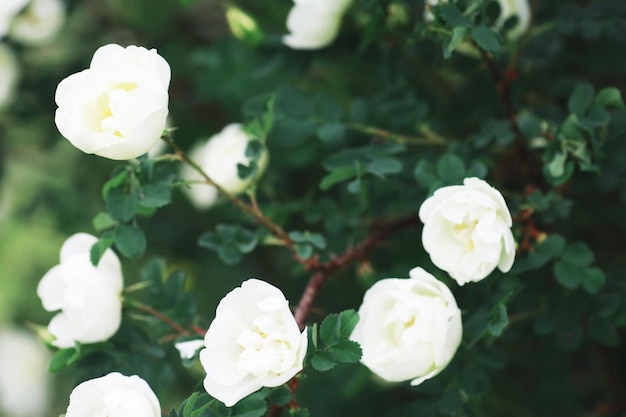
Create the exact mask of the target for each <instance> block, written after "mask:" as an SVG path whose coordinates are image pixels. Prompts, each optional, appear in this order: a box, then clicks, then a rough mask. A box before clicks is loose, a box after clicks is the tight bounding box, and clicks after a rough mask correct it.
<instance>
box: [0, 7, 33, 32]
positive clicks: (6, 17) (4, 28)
mask: <svg viewBox="0 0 626 417" xmlns="http://www.w3.org/2000/svg"><path fill="white" fill-rule="evenodd" d="M28 1H29V0H2V1H0V38H2V37H4V35H6V34H7V32H8V31H9V27H10V26H11V19H13V16H15V15H16V14H18V13H19V12H20V10H22V9H23V8H24V7H25V6H26V4H28Z"/></svg>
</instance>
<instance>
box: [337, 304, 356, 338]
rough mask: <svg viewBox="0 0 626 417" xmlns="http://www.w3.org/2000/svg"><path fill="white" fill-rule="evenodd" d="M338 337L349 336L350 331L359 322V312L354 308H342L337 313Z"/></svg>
mask: <svg viewBox="0 0 626 417" xmlns="http://www.w3.org/2000/svg"><path fill="white" fill-rule="evenodd" d="M339 322H340V325H339V338H340V339H341V340H346V339H349V338H350V335H351V334H352V331H353V330H354V328H355V327H356V325H357V324H358V323H359V313H357V312H356V311H355V310H344V311H342V312H341V313H339Z"/></svg>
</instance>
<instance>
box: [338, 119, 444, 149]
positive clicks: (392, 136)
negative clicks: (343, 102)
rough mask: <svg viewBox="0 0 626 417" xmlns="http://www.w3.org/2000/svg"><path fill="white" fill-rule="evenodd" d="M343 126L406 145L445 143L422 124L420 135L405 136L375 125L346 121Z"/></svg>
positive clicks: (441, 137)
mask: <svg viewBox="0 0 626 417" xmlns="http://www.w3.org/2000/svg"><path fill="white" fill-rule="evenodd" d="M345 126H346V128H347V129H350V130H353V131H355V132H361V133H365V134H368V135H372V136H378V137H380V138H383V139H388V140H391V141H393V142H396V143H401V144H406V145H445V144H446V143H447V140H446V139H445V138H444V137H443V136H440V135H438V134H437V133H435V132H433V131H432V130H430V129H429V128H428V127H426V126H422V127H421V128H420V133H421V135H422V136H405V135H400V134H397V133H392V132H389V131H387V130H383V129H379V128H377V127H372V126H364V125H360V124H354V123H347V124H346V125H345Z"/></svg>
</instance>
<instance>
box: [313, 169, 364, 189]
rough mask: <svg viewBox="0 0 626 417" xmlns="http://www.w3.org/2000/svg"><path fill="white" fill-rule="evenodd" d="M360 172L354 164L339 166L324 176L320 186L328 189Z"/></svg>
mask: <svg viewBox="0 0 626 417" xmlns="http://www.w3.org/2000/svg"><path fill="white" fill-rule="evenodd" d="M358 173H359V171H358V170H357V167H356V166H354V165H347V166H343V167H339V168H337V169H335V170H333V171H332V172H331V173H330V174H327V175H326V176H325V177H324V178H322V181H321V182H320V186H319V187H320V189H321V190H323V191H326V190H328V189H329V188H330V187H332V186H333V185H335V184H337V183H339V182H342V181H345V180H348V179H351V178H354V177H356V176H357V174H358ZM361 173H362V172H361Z"/></svg>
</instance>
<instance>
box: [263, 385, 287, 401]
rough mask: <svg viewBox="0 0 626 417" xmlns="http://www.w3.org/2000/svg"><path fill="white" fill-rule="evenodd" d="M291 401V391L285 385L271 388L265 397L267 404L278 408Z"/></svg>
mask: <svg viewBox="0 0 626 417" xmlns="http://www.w3.org/2000/svg"><path fill="white" fill-rule="evenodd" d="M290 400H291V391H290V390H289V388H288V387H287V385H281V386H279V387H276V388H273V389H272V390H271V391H270V393H269V394H268V395H267V402H268V403H269V404H274V405H278V406H283V405H286V404H287V403H288V402H289V401H290Z"/></svg>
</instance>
